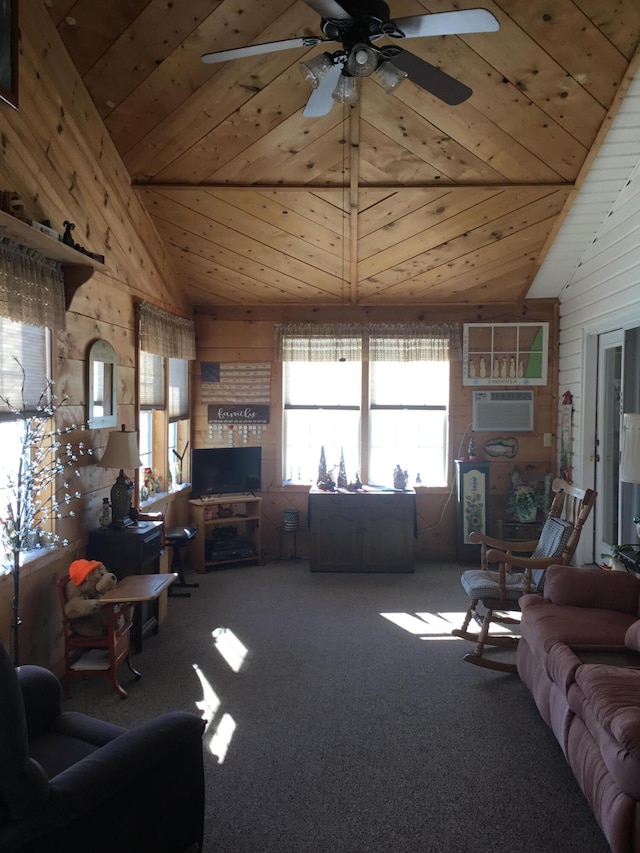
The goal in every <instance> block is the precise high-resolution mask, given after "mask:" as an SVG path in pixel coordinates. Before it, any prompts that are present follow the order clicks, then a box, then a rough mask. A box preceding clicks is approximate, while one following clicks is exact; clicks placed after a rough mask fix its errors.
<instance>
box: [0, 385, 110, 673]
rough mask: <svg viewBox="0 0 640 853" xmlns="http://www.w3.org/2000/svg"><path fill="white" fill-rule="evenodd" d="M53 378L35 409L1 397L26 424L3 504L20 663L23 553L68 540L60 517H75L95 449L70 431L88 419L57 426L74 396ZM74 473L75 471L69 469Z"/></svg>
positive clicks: (1, 530) (0, 518) (0, 526)
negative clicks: (84, 465) (86, 460)
mask: <svg viewBox="0 0 640 853" xmlns="http://www.w3.org/2000/svg"><path fill="white" fill-rule="evenodd" d="M52 389H53V382H52V381H51V380H49V381H48V382H47V384H46V387H45V389H44V390H43V391H42V393H41V395H40V399H39V401H38V404H37V406H36V408H35V411H34V412H28V413H27V412H25V409H24V406H23V408H21V409H20V408H17V407H16V406H15V405H14V404H13V403H12V402H11V401H10V400H8V399H7V398H6V397H0V399H2V400H3V402H4V403H5V405H6V406H7V407H8V409H9V410H10V411H11V413H12V415H13V417H14V419H15V420H16V421H17V422H18V423H21V425H22V435H21V440H20V454H19V459H18V465H17V468H15V469H14V470H15V473H13V474H11V475H9V477H8V478H7V485H6V487H5V488H4V489H3V490H2V493H3V495H4V497H5V500H4V501H3V503H4V506H3V507H1V508H0V534H1V538H2V546H3V551H4V552H5V554H7V556H8V557H9V558H10V559H11V565H10V571H11V572H12V574H13V604H12V614H13V618H12V624H11V631H12V636H13V658H14V664H15V665H16V666H19V663H20V645H19V633H20V553H21V552H22V551H27V550H29V549H31V548H33V547H37V546H40V545H43V544H45V543H50V544H56V543H60V544H62V545H67V544H68V542H67V540H66V539H63V540H61V539H60V536H59V535H58V534H57V533H56V532H55V529H54V527H55V525H54V522H55V521H57V520H59V519H62V518H69V517H73V516H74V515H75V513H74V512H73V510H71V509H69V506H70V504H71V502H72V501H73V500H75V499H76V498H79V497H80V496H81V495H80V492H79V491H74V490H73V489H72V488H71V485H70V482H69V481H70V479H71V477H79V476H80V471H79V470H78V469H77V468H76V467H75V466H76V464H77V463H78V460H79V457H81V456H84V455H85V454H87V455H91V454H92V453H93V450H92V449H91V448H86V447H85V444H84V442H79V443H78V445H77V446H76V448H74V447H73V446H72V444H71V443H70V442H68V441H65V440H64V436H66V435H69V434H70V433H72V432H75V431H76V430H78V429H80V430H84V429H85V424H80V425H78V424H71V426H67V427H62V428H60V429H52V428H51V424H52V423H53V422H54V419H55V415H56V412H57V411H58V409H59V408H60V407H61V406H62V405H63V404H64V403H65V402H66V401H67V400H68V399H69V398H68V396H64V397H62V398H61V399H60V400H57V399H56V397H55V396H54V394H53V391H52ZM67 471H68V473H69V475H70V476H69V477H68V478H67V477H65V474H67Z"/></svg>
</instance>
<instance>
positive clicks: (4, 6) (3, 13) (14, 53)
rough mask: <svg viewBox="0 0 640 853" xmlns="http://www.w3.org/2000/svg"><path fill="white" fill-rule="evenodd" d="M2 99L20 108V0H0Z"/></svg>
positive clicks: (0, 98) (0, 78)
mask: <svg viewBox="0 0 640 853" xmlns="http://www.w3.org/2000/svg"><path fill="white" fill-rule="evenodd" d="M0 100H2V101H4V102H5V103H6V104H9V106H10V107H13V108H14V110H17V109H18V0H0Z"/></svg>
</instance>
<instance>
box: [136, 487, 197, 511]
mask: <svg viewBox="0 0 640 853" xmlns="http://www.w3.org/2000/svg"><path fill="white" fill-rule="evenodd" d="M190 489H191V483H181V484H180V485H179V486H174V488H173V489H171V491H170V492H157V493H156V494H155V495H154V496H153V497H152V498H147V500H146V501H142V502H141V504H140V506H139V509H140V510H142V511H143V512H149V511H150V510H151V511H152V510H153V509H155V508H156V507H158V506H161V505H163V504H169V503H171V502H172V501H173V500H174V499H175V498H176V497H177V496H178V495H180V494H182V493H183V492H188V491H190Z"/></svg>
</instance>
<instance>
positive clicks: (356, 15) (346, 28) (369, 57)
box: [202, 0, 500, 117]
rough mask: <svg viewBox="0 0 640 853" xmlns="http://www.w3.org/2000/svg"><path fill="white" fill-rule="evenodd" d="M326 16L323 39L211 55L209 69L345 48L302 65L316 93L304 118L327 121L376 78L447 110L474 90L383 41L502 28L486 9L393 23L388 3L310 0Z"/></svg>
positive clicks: (287, 41)
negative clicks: (362, 83) (279, 54)
mask: <svg viewBox="0 0 640 853" xmlns="http://www.w3.org/2000/svg"><path fill="white" fill-rule="evenodd" d="M304 2H305V3H306V4H307V6H311V8H312V9H314V10H315V11H316V12H318V14H319V15H320V16H321V25H320V28H321V30H322V32H323V35H324V37H322V36H302V37H300V38H292V39H285V40H284V41H272V42H267V43H266V44H254V45H248V46H246V47H238V48H233V49H232V50H220V51H216V52H215V53H205V54H204V56H203V57H202V61H203V62H206V63H214V62H226V61H227V60H230V59H242V58H245V57H247V56H258V55H259V54H262V53H273V52H275V51H279V50H290V49H294V48H301V47H315V46H316V45H318V44H328V43H332V42H338V43H341V45H342V47H341V48H340V49H339V50H336V51H334V52H333V53H329V52H328V51H327V52H325V53H322V54H320V55H318V56H315V57H313V58H312V59H309V60H304V61H303V62H301V63H300V69H301V71H302V74H303V76H304V78H305V80H306V81H307V82H308V83H309V84H310V85H311V86H312V87H313V91H312V93H311V96H310V98H309V100H308V101H307V104H306V106H305V108H304V110H303V111H302V114H303V115H304V116H310V117H316V116H324V115H327V114H328V113H329V112H330V110H331V107H332V106H333V104H334V102H336V101H337V102H339V103H345V104H352V103H354V102H355V101H356V100H357V98H358V90H357V88H356V79H357V78H358V77H369V76H370V75H371V74H375V75H376V77H377V78H378V79H379V80H380V82H381V83H382V84H383V86H384V87H385V89H386V91H387V92H392V91H393V90H394V89H395V87H396V86H397V85H398V84H399V83H401V82H402V81H403V80H404V79H405V78H407V77H408V78H409V80H411V81H413V82H414V83H416V84H417V85H418V86H420V87H422V88H423V89H426V91H427V92H431V94H432V95H435V96H436V97H437V98H440V100H441V101H444V102H445V103H446V104H451V105H454V104H460V103H462V102H463V101H466V100H467V98H468V97H469V96H470V95H471V89H470V88H469V87H468V86H465V84H464V83H460V81H458V80H456V79H455V78H454V77H451V76H449V74H445V72H444V71H442V70H441V69H440V68H437V67H436V66H435V65H431V64H430V63H429V62H426V61H425V60H424V59H421V58H420V57H419V56H415V55H414V54H413V53H409V51H408V50H404V49H403V48H401V47H398V46H397V45H394V44H386V45H382V46H378V45H377V44H375V42H378V41H379V40H380V39H382V38H389V39H396V40H400V39H406V38H423V37H424V36H444V35H461V34H463V33H484V32H495V31H496V30H497V29H499V27H500V24H499V23H498V21H497V20H496V18H495V17H494V16H493V15H492V14H491V12H489V11H487V10H486V9H463V10H460V11H455V12H436V13H433V14H430V15H412V16H410V17H406V18H396V19H392V18H391V17H390V11H389V7H388V5H387V4H386V3H385V2H384V0H304Z"/></svg>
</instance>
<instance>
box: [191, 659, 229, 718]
mask: <svg viewBox="0 0 640 853" xmlns="http://www.w3.org/2000/svg"><path fill="white" fill-rule="evenodd" d="M193 669H194V670H195V673H196V675H197V676H198V679H199V681H200V685H201V686H202V699H201V700H200V701H199V702H196V708H197V709H198V710H199V711H202V719H203V720H206V721H207V728H209V726H210V725H211V723H212V722H213V718H214V717H215V715H216V714H217V712H218V708H219V707H220V705H221V704H222V703H221V701H220V698H219V696H218V694H217V693H216V691H215V690H214V689H213V687H212V686H211V683H210V682H209V680H208V679H207V677H206V675H205V674H204V672H203V671H202V670H201V669H200V667H199V666H198V664H197V663H194V665H193Z"/></svg>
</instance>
